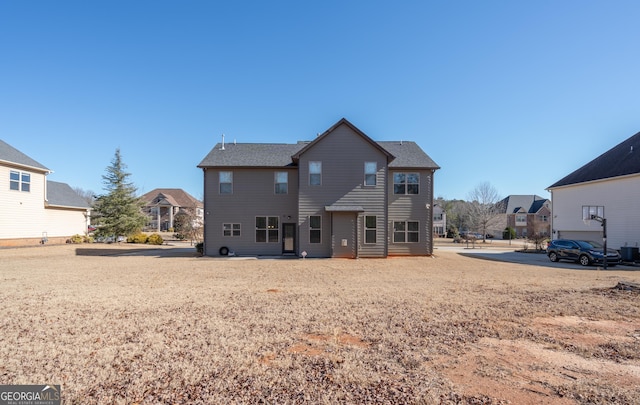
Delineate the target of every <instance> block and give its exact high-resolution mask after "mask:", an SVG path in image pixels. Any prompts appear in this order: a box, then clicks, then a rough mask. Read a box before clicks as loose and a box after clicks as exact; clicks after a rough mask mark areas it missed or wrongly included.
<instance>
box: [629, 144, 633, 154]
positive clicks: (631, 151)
mask: <svg viewBox="0 0 640 405" xmlns="http://www.w3.org/2000/svg"><path fill="white" fill-rule="evenodd" d="M629 153H633V145H631V150H630V151H629Z"/></svg>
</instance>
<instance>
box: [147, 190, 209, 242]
mask: <svg viewBox="0 0 640 405" xmlns="http://www.w3.org/2000/svg"><path fill="white" fill-rule="evenodd" d="M140 198H141V199H142V200H143V201H144V203H145V206H144V208H143V210H144V212H145V213H146V214H147V215H148V216H149V223H148V226H147V228H149V229H152V230H155V231H157V232H161V231H168V230H169V229H173V226H174V220H175V218H176V215H178V213H180V211H183V212H186V213H188V214H189V215H191V216H193V218H194V222H195V223H194V225H197V224H202V222H203V219H204V211H203V208H204V205H203V204H202V202H201V201H200V200H198V199H196V198H195V197H193V196H192V195H191V194H189V193H187V192H186V191H184V190H182V189H180V188H156V189H154V190H151V191H149V192H148V193H146V194H144V195H143V196H142V197H140Z"/></svg>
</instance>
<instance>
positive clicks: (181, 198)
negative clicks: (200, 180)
mask: <svg viewBox="0 0 640 405" xmlns="http://www.w3.org/2000/svg"><path fill="white" fill-rule="evenodd" d="M140 198H141V199H142V200H143V201H144V202H145V204H146V205H155V204H157V202H158V201H157V200H158V199H160V200H166V201H167V202H169V203H170V204H172V205H173V206H174V207H194V206H195V207H203V204H202V202H201V201H200V200H198V199H197V198H195V197H193V196H192V195H191V194H189V193H187V192H186V191H184V190H183V189H181V188H156V189H153V190H151V191H149V192H148V193H146V194H143V195H142V196H141V197H140Z"/></svg>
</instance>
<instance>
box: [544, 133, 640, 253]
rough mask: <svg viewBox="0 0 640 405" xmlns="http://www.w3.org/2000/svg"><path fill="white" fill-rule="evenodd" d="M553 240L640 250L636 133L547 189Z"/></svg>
mask: <svg viewBox="0 0 640 405" xmlns="http://www.w3.org/2000/svg"><path fill="white" fill-rule="evenodd" d="M548 190H549V191H550V192H551V201H552V204H553V208H552V212H553V218H552V228H553V238H554V239H560V238H569V239H586V240H594V241H598V242H600V243H602V226H601V223H600V222H598V221H596V220H591V216H592V215H597V216H598V217H600V218H605V219H606V220H607V245H608V247H610V248H614V249H620V248H621V247H624V246H630V247H636V246H638V244H640V132H639V133H637V134H635V135H633V136H632V137H630V138H629V139H627V140H625V141H624V142H621V143H620V144H618V145H616V146H615V147H613V148H612V149H610V150H608V151H607V152H605V153H603V154H602V155H600V156H598V157H597V158H595V159H594V160H592V161H591V162H589V163H587V164H586V165H584V166H582V167H581V168H579V169H578V170H576V171H574V172H572V173H570V174H569V175H567V176H566V177H564V178H562V179H561V180H559V181H557V182H555V183H554V184H552V185H551V186H549V188H548Z"/></svg>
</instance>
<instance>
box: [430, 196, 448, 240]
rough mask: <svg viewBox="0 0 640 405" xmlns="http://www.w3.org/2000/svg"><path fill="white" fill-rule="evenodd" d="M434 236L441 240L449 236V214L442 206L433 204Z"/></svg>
mask: <svg viewBox="0 0 640 405" xmlns="http://www.w3.org/2000/svg"><path fill="white" fill-rule="evenodd" d="M433 235H434V236H437V237H439V238H444V237H445V236H447V212H446V211H445V209H444V208H442V207H441V206H440V204H433Z"/></svg>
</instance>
